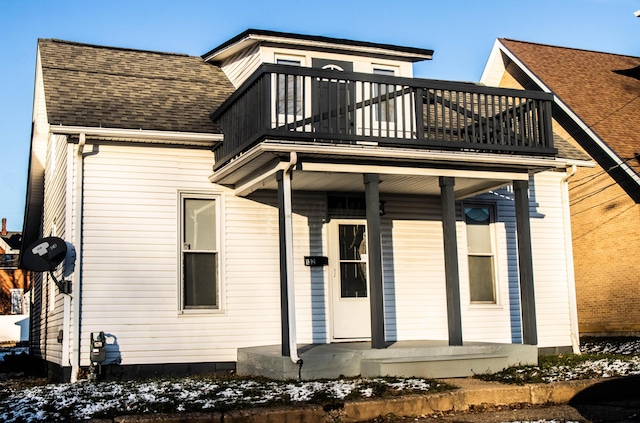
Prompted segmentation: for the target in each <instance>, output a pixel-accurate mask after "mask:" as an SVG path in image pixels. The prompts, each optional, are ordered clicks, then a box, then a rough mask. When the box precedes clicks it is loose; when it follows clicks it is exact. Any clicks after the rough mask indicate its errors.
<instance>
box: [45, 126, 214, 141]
mask: <svg viewBox="0 0 640 423" xmlns="http://www.w3.org/2000/svg"><path fill="white" fill-rule="evenodd" d="M49 132H50V133H53V134H62V135H78V134H84V135H85V137H98V138H105V139H117V140H135V141H145V142H155V143H160V144H191V145H202V146H210V145H211V144H213V143H218V142H222V141H223V140H224V135H223V134H213V133H198V132H179V131H153V130H146V129H145V130H143V129H119V128H94V127H85V126H65V125H59V126H55V125H51V126H50V127H49Z"/></svg>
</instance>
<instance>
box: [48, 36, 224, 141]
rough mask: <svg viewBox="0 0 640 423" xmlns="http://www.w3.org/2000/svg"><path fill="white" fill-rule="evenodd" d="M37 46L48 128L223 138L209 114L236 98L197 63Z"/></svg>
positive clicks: (216, 73)
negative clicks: (97, 129)
mask: <svg viewBox="0 0 640 423" xmlns="http://www.w3.org/2000/svg"><path fill="white" fill-rule="evenodd" d="M38 46H39V50H40V60H41V66H42V74H43V82H44V91H45V99H46V105H47V107H46V110H47V117H48V121H49V124H50V125H64V126H82V127H102V128H124V129H142V130H158V131H177V132H194V133H212V132H219V129H218V127H217V126H216V125H214V124H213V123H212V122H211V120H210V119H209V114H210V113H211V112H212V111H214V110H215V109H216V108H218V106H219V105H220V104H221V103H222V102H223V101H224V100H225V99H226V98H227V97H228V96H229V95H230V94H231V93H232V92H233V91H234V88H233V85H232V84H231V82H229V80H228V78H227V77H226V76H225V74H224V73H223V72H222V70H221V69H220V68H219V67H217V66H214V65H211V64H208V63H205V62H204V61H203V60H202V58H200V57H194V56H187V55H181V54H171V53H158V52H151V51H141V50H131V49H123V48H113V47H102V46H95V45H89V44H80V43H73V42H67V41H60V40H51V39H41V40H39V42H38Z"/></svg>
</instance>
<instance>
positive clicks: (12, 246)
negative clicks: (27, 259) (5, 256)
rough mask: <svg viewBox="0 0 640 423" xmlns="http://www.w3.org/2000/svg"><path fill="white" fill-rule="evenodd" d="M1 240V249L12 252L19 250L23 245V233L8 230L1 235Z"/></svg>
mask: <svg viewBox="0 0 640 423" xmlns="http://www.w3.org/2000/svg"><path fill="white" fill-rule="evenodd" d="M0 241H1V242H0V249H1V250H3V251H4V252H5V253H10V252H12V251H11V250H15V251H18V250H20V245H22V233H21V232H7V234H6V235H0Z"/></svg>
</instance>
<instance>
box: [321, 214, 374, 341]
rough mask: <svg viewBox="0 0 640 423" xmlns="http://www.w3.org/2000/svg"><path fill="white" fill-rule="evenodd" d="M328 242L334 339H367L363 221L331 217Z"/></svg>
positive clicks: (365, 259) (368, 306) (369, 319)
mask: <svg viewBox="0 0 640 423" xmlns="http://www.w3.org/2000/svg"><path fill="white" fill-rule="evenodd" d="M330 242H331V257H330V259H329V261H330V263H331V267H330V274H331V297H332V301H331V303H332V311H333V339H334V340H336V341H339V340H352V339H370V338H371V317H370V316H371V311H370V304H369V278H368V262H367V232H366V224H365V221H364V220H332V221H331V238H330Z"/></svg>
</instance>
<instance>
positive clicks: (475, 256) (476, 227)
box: [464, 204, 496, 304]
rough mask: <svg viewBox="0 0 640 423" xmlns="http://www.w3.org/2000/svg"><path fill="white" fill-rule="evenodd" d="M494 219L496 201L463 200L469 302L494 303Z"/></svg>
mask: <svg viewBox="0 0 640 423" xmlns="http://www.w3.org/2000/svg"><path fill="white" fill-rule="evenodd" d="M494 219H495V205H489V204H465V207H464V220H465V223H466V232H467V259H468V264H469V296H470V301H471V303H486V304H495V303H496V276H495V252H494V242H493V222H494Z"/></svg>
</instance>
